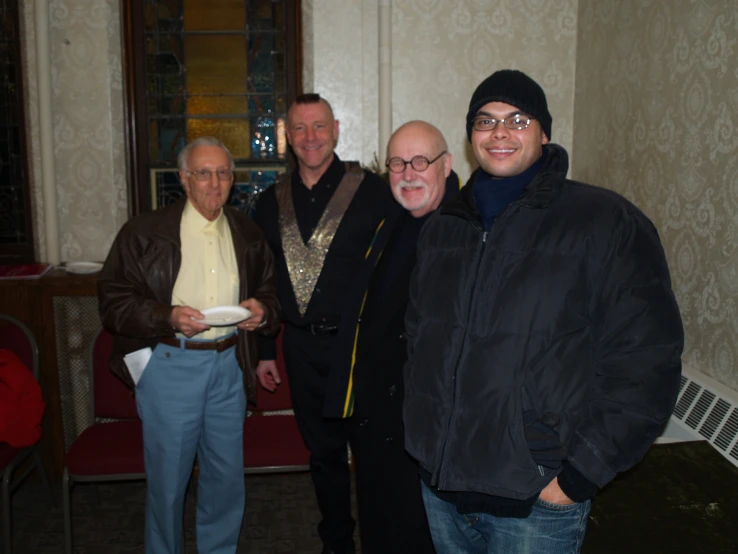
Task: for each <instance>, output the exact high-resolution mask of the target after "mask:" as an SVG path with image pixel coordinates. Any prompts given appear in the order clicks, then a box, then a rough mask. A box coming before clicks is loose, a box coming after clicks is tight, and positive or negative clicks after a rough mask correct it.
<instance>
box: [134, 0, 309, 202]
mask: <svg viewBox="0 0 738 554" xmlns="http://www.w3.org/2000/svg"><path fill="white" fill-rule="evenodd" d="M131 2H132V8H133V10H132V11H133V12H134V13H133V14H132V16H129V17H130V22H132V25H133V27H134V33H132V40H133V41H134V42H135V40H136V38H137V37H138V38H140V39H141V41H142V45H143V46H142V47H141V48H140V52H139V54H138V58H137V59H134V63H136V62H137V63H138V65H140V66H143V68H144V69H143V72H142V71H140V70H139V71H137V72H136V73H137V75H136V76H137V77H138V79H139V80H140V82H141V83H142V84H140V85H139V86H138V88H137V89H136V94H137V95H141V94H143V95H145V99H146V100H145V102H143V103H139V104H137V107H138V108H139V109H138V112H139V113H138V116H137V123H138V124H139V127H140V126H141V124H144V125H145V128H146V130H147V131H148V133H147V134H148V140H147V142H146V144H142V143H141V142H140V141H139V142H138V145H139V149H140V152H139V159H141V160H143V159H146V161H147V164H146V165H147V167H148V171H146V172H145V173H144V172H139V174H138V175H139V178H140V179H145V180H146V181H148V186H149V187H150V191H151V194H150V195H149V198H147V199H142V200H143V201H142V202H140V204H141V208H142V209H146V207H148V206H149V199H150V207H152V208H155V207H158V206H161V205H163V204H166V203H170V202H172V201H174V200H176V198H177V197H178V196H181V194H182V193H183V191H182V190H181V187H179V185H178V184H177V180H176V160H177V155H178V153H179V152H180V150H181V149H182V148H183V147H184V145H185V144H187V143H188V142H190V141H192V140H194V139H196V138H198V137H201V136H206V135H212V136H215V137H217V138H219V139H220V140H222V141H223V142H224V143H225V144H226V146H228V148H229V149H230V150H231V153H232V154H233V156H234V158H235V160H236V164H237V166H238V167H239V171H242V172H243V173H239V174H237V179H236V186H234V189H236V190H234V194H233V197H232V198H233V203H234V204H235V205H237V206H239V207H241V208H244V209H245V208H246V206H248V205H249V201H246V200H245V196H244V195H248V194H253V193H254V192H255V191H256V190H257V189H258V188H259V187H261V188H263V187H264V186H268V185H269V184H271V183H272V182H273V181H274V177H275V176H276V175H278V174H279V173H280V172H282V171H284V170H286V169H287V164H288V156H287V142H286V139H285V134H284V129H285V118H286V110H287V103H288V99H290V98H294V96H295V88H296V87H295V83H296V82H297V79H296V76H295V75H294V74H293V72H294V71H295V67H296V64H295V63H294V60H295V57H296V56H295V51H296V38H295V35H296V25H297V22H296V16H295V14H296V13H297V10H298V9H299V6H298V5H296V3H295V2H294V1H293V0H218V1H215V0H138V1H136V0H131ZM129 47H133V45H130V46H129ZM134 58H136V57H135V56H134ZM290 60H291V63H288V62H290ZM141 73H143V76H141ZM141 108H143V109H145V112H146V114H145V117H142V115H141V114H140V112H141V111H142V110H141ZM144 149H145V152H144V151H143V150H144ZM252 167H253V168H255V169H254V170H253V171H252V170H251V169H250V168H252ZM138 169H139V170H140V168H138ZM241 174H242V175H243V176H244V178H243V179H241V180H239V178H238V175H241ZM257 175H258V179H257V178H256V176H257ZM252 176H253V178H252ZM257 181H258V183H259V186H258V187H252V184H251V183H254V182H257ZM247 191H248V192H247Z"/></svg>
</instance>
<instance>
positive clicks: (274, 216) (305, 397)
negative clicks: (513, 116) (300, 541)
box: [254, 93, 392, 553]
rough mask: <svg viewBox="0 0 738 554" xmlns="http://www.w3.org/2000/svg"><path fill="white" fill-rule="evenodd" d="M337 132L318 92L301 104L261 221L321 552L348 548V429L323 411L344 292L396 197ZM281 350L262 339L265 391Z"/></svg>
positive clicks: (293, 110)
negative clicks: (288, 166)
mask: <svg viewBox="0 0 738 554" xmlns="http://www.w3.org/2000/svg"><path fill="white" fill-rule="evenodd" d="M338 128H339V123H338V120H336V119H335V118H334V116H333V110H332V109H331V106H330V104H328V102H327V101H326V100H325V99H324V98H321V97H320V96H319V95H318V94H312V93H311V94H303V95H302V96H299V97H298V98H297V99H296V100H295V102H294V103H293V104H292V105H291V106H290V108H289V110H288V112H287V129H286V131H287V140H288V142H289V144H290V146H291V147H292V151H293V152H294V153H295V157H296V158H297V168H295V170H294V171H293V172H291V173H288V174H285V175H283V176H282V177H281V179H280V180H279V181H278V182H277V183H276V184H275V185H274V186H273V187H271V188H269V189H267V190H266V191H264V192H263V193H262V194H261V196H260V198H259V200H258V202H257V205H256V210H255V214H254V219H255V221H256V222H257V223H258V224H259V226H260V227H261V228H262V229H263V230H264V233H265V234H266V236H267V240H268V241H269V244H270V246H271V247H272V250H273V251H274V255H275V258H276V264H277V278H278V286H277V289H278V294H279V299H280V303H281V305H282V321H283V322H284V337H283V351H284V358H285V363H286V366H287V373H288V376H289V381H290V390H291V393H292V403H293V407H294V410H295V417H296V419H297V423H298V425H299V427H300V432H301V433H302V437H303V439H304V440H305V444H306V446H307V447H308V449H309V450H310V471H311V474H312V478H313V482H314V485H315V493H316V496H317V500H318V506H319V508H320V512H321V514H322V516H323V519H322V521H321V522H320V524H319V525H318V533H319V535H320V538H321V540H322V541H323V545H324V552H326V553H351V552H354V548H355V547H354V542H353V532H354V526H355V523H354V520H353V518H352V516H351V496H350V472H349V467H348V456H347V444H348V429H347V425H346V422H345V421H344V420H341V419H332V418H329V417H325V416H324V414H323V408H324V403H325V391H326V386H327V382H328V378H329V373H330V360H331V352H332V350H333V346H334V343H335V337H336V334H337V333H338V331H339V328H340V326H341V325H342V322H341V319H340V316H341V310H342V306H343V303H344V300H345V297H346V293H347V291H348V290H349V288H350V283H351V282H352V279H353V278H354V274H355V273H356V271H357V269H358V268H359V266H360V265H361V263H362V260H363V259H364V256H365V253H366V251H367V249H368V248H369V246H370V244H371V241H372V238H373V237H374V235H375V232H376V229H377V227H378V226H379V224H380V222H381V221H382V219H383V218H384V216H385V213H386V211H387V209H388V207H389V206H390V205H391V202H392V196H391V194H390V192H389V188H388V187H387V184H386V183H384V181H382V180H381V179H380V178H379V177H378V176H376V175H374V174H373V173H370V172H368V171H365V170H363V169H362V168H361V167H360V166H359V164H358V163H356V162H343V161H341V160H340V159H339V158H338V156H337V155H336V154H335V152H334V149H335V147H336V143H337V141H338ZM275 356H276V352H275V351H274V346H273V345H269V344H264V348H263V351H262V356H261V360H262V361H261V362H260V363H259V367H258V368H257V375H258V376H259V379H260V382H261V383H262V385H263V386H264V387H265V388H266V389H268V390H274V388H275V387H276V386H278V384H279V380H280V378H279V374H278V371H277V367H276V364H275V362H274V359H275Z"/></svg>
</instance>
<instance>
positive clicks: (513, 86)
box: [466, 69, 552, 142]
mask: <svg viewBox="0 0 738 554" xmlns="http://www.w3.org/2000/svg"><path fill="white" fill-rule="evenodd" d="M490 102H504V103H505V104H510V105H511V106H515V107H516V108H518V109H519V110H521V111H523V112H525V113H527V114H528V115H530V116H532V117H534V118H536V119H537V120H538V122H539V123H540V124H541V128H542V129H543V132H544V133H546V136H547V137H548V140H551V121H552V120H551V114H550V113H549V112H548V104H547V103H546V93H544V92H543V89H542V88H541V86H540V85H539V84H538V83H536V82H535V81H534V80H533V79H531V78H530V77H528V76H527V75H526V74H525V73H523V72H522V71H517V70H515V69H502V70H500V71H496V72H495V73H493V74H492V75H490V76H489V77H487V78H486V79H485V80H484V81H482V83H481V84H480V85H479V86H478V87H477V90H475V91H474V94H473V95H472V98H471V102H469V111H468V112H467V114H466V137H467V138H468V139H469V142H471V135H472V125H473V120H474V117H475V116H476V115H477V112H478V111H479V109H480V108H481V107H482V106H484V105H485V104H489V103H490Z"/></svg>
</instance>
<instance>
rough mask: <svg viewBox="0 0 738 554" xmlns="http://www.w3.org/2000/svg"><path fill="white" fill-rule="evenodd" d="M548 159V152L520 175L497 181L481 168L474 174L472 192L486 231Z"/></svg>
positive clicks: (544, 152) (521, 192) (518, 195)
mask: <svg viewBox="0 0 738 554" xmlns="http://www.w3.org/2000/svg"><path fill="white" fill-rule="evenodd" d="M545 159H546V150H545V149H544V151H543V154H542V155H541V157H540V158H538V160H537V161H536V162H535V163H534V164H533V165H531V166H530V167H529V168H528V169H526V170H525V171H523V172H522V173H520V174H519V175H513V176H512V177H505V178H503V179H497V178H495V177H492V175H490V174H489V173H487V172H486V171H484V170H483V169H482V168H481V167H480V168H479V169H477V171H476V173H475V174H474V184H473V188H472V192H473V193H474V200H475V202H476V203H477V209H478V210H479V215H480V216H481V218H482V223H483V224H484V230H485V231H489V230H490V228H491V227H492V223H494V221H495V219H496V218H497V216H498V215H500V214H501V213H502V212H504V211H505V208H507V207H508V206H509V205H510V204H511V203H512V202H514V201H515V200H517V199H518V198H519V197H520V195H521V194H523V191H524V190H525V187H527V186H528V184H529V183H530V182H531V181H532V180H533V177H535V175H536V173H538V171H539V170H540V169H541V167H542V166H543V161H544V160H545Z"/></svg>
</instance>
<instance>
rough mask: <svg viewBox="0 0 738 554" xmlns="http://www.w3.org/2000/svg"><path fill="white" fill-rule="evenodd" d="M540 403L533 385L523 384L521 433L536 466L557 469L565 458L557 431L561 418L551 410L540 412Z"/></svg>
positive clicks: (564, 449) (564, 450)
mask: <svg viewBox="0 0 738 554" xmlns="http://www.w3.org/2000/svg"><path fill="white" fill-rule="evenodd" d="M542 404H543V403H542V402H541V401H540V398H539V396H538V393H537V391H536V389H535V387H534V386H532V385H531V384H525V385H523V387H522V389H521V406H522V411H523V433H524V435H525V441H526V443H527V444H528V451H529V452H530V455H531V458H532V459H533V461H534V462H535V464H536V465H537V466H540V467H545V468H548V469H558V468H560V467H561V464H562V463H563V461H564V460H565V459H566V458H567V452H566V448H565V447H564V445H562V444H561V439H560V438H559V433H558V431H557V428H558V426H559V423H560V422H561V418H560V417H559V416H558V415H557V414H555V413H553V412H545V413H541V412H542V411H543V410H542V409H541V406H542Z"/></svg>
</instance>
